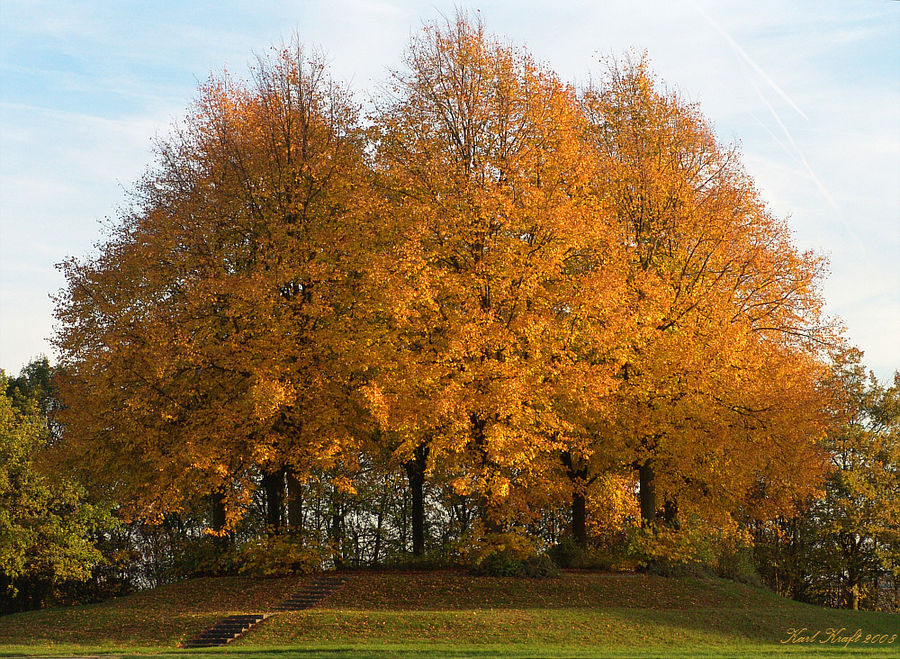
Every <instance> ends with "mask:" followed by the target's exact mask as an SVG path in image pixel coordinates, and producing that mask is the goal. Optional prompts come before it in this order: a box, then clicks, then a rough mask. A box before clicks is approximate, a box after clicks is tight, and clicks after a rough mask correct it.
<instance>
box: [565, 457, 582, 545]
mask: <svg viewBox="0 0 900 659" xmlns="http://www.w3.org/2000/svg"><path fill="white" fill-rule="evenodd" d="M560 460H561V461H562V463H563V465H564V466H565V468H566V476H568V477H569V480H570V481H571V483H572V539H573V540H575V542H576V544H578V545H580V546H582V547H586V546H587V505H586V504H587V491H586V490H587V485H588V480H587V475H588V472H587V468H585V467H584V466H579V467H576V466H575V458H573V456H572V453H571V452H569V451H563V453H562V454H561V455H560Z"/></svg>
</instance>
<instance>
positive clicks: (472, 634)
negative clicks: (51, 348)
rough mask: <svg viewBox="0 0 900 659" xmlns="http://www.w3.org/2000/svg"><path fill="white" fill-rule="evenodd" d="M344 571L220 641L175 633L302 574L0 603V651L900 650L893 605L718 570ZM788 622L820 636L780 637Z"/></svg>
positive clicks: (270, 594) (545, 653)
mask: <svg viewBox="0 0 900 659" xmlns="http://www.w3.org/2000/svg"><path fill="white" fill-rule="evenodd" d="M347 577H348V582H347V585H346V586H344V587H343V588H342V589H341V590H339V591H338V592H336V593H334V594H332V595H331V596H329V597H328V598H327V599H326V600H324V601H323V602H321V603H320V604H319V605H318V606H317V607H316V608H313V609H310V610H307V611H302V612H292V613H280V614H278V615H276V616H274V617H273V618H270V619H269V620H267V621H265V622H264V623H263V624H262V625H260V627H259V628H257V629H256V630H255V631H254V632H253V633H252V634H249V635H248V636H247V637H245V638H244V639H241V640H239V641H237V642H235V643H234V644H232V645H230V646H228V647H227V648H222V649H212V650H190V651H179V650H175V645H176V644H177V643H178V641H180V640H183V639H184V638H187V637H189V636H191V635H193V634H195V633H197V632H198V631H200V630H201V629H203V628H204V627H206V626H208V625H210V624H212V623H213V622H214V621H215V620H217V619H219V618H221V617H224V616H225V615H228V614H230V613H241V612H243V613H249V612H255V611H263V610H265V609H266V608H268V607H269V606H271V605H272V604H274V603H276V602H277V601H279V600H280V599H283V598H284V597H286V596H287V595H288V594H289V593H290V592H291V591H292V590H293V589H294V588H296V587H297V586H298V585H299V583H300V581H301V580H300V579H269V580H253V579H243V578H220V579H197V580H193V581H189V582H185V583H183V584H177V585H173V586H167V587H165V588H160V589H157V590H155V591H148V592H144V593H138V594H136V595H132V596H129V597H124V598H119V599H116V600H111V601H110V602H104V603H102V604H97V605H92V606H84V607H72V608H65V609H48V610H43V611H32V612H28V613H22V614H15V615H10V616H3V617H0V656H10V655H15V654H19V655H21V654H31V655H34V654H44V655H52V654H56V655H58V654H69V655H74V654H85V653H89V654H95V655H96V654H107V655H112V656H139V655H147V654H151V655H155V656H182V657H183V656H185V655H188V654H198V655H207V654H217V655H222V656H227V657H280V658H286V657H294V656H299V657H330V658H331V657H344V656H359V657H363V656H364V657H385V658H386V657H410V658H412V657H422V656H428V657H500V656H502V657H526V656H527V657H535V656H539V657H596V656H601V657H679V656H680V657H704V656H705V657H759V656H773V657H774V656H798V657H799V656H833V657H837V656H884V657H888V656H900V616H897V615H890V614H883V613H880V614H879V613H871V612H855V611H835V610H829V609H823V608H820V607H814V606H809V605H805V604H800V603H797V602H792V601H789V600H785V599H783V598H780V597H777V596H775V595H773V594H772V593H770V592H768V591H765V590H761V589H756V588H751V587H748V586H744V585H741V584H736V583H733V582H729V581H724V580H719V579H688V578H680V579H668V578H663V577H655V576H649V575H625V574H597V573H576V572H573V573H566V574H564V575H563V576H561V577H559V578H556V579H541V580H531V579H512V578H510V579H504V578H481V577H470V576H468V575H465V574H462V573H456V572H449V571H447V572H432V573H374V572H373V573H351V574H348V575H347ZM791 628H793V629H797V630H799V629H803V628H806V630H807V631H806V632H804V635H806V636H811V635H813V634H815V633H816V632H818V636H816V637H815V638H814V639H813V640H810V641H800V642H796V643H781V641H782V640H785V639H788V638H789V636H790V632H789V630H790V629H791ZM842 628H843V629H844V631H842V632H839V633H838V634H836V636H841V637H853V635H854V634H855V633H856V631H857V630H860V636H859V638H856V639H854V640H852V641H850V642H844V641H837V639H836V638H835V637H832V636H831V632H829V630H839V629H842ZM895 634H897V635H898V636H897V637H896V638H895V639H894V641H893V643H888V642H887V641H888V640H889V639H890V637H891V636H892V635H895ZM876 635H887V636H886V637H883V638H876ZM867 636H869V642H868V643H866V642H865V640H866V637H867ZM879 640H881V641H884V642H882V643H880V644H879V643H877V642H876V641H879ZM822 641H824V642H822Z"/></svg>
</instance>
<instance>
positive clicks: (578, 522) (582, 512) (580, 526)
mask: <svg viewBox="0 0 900 659" xmlns="http://www.w3.org/2000/svg"><path fill="white" fill-rule="evenodd" d="M585 503H586V499H585V496H584V492H580V491H578V490H576V491H575V492H573V493H572V537H573V538H574V539H575V543H576V544H578V545H579V546H581V547H585V546H587V524H586V521H587V514H586V506H585Z"/></svg>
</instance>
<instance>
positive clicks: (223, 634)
mask: <svg viewBox="0 0 900 659" xmlns="http://www.w3.org/2000/svg"><path fill="white" fill-rule="evenodd" d="M267 617H269V614H266V613H254V614H242V615H233V616H228V617H227V618H224V619H222V620H219V621H218V622H217V623H215V624H214V625H212V626H211V627H209V628H207V629H204V630H203V631H202V632H200V633H199V634H197V635H196V636H193V637H191V638H189V639H188V640H187V641H185V642H184V643H181V644H180V645H179V647H182V648H212V647H221V646H223V645H227V644H228V643H231V642H232V641H233V640H235V639H236V638H240V637H241V636H243V635H244V634H246V633H247V632H249V631H250V630H252V629H253V628H254V627H256V625H258V624H259V623H260V622H262V621H263V620H265V619H266V618H267Z"/></svg>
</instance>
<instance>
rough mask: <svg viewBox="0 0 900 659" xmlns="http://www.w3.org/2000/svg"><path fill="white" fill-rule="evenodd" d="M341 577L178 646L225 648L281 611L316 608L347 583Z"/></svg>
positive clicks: (318, 583) (318, 580)
mask: <svg viewBox="0 0 900 659" xmlns="http://www.w3.org/2000/svg"><path fill="white" fill-rule="evenodd" d="M346 581H347V580H346V579H345V578H343V577H334V576H321V577H316V578H315V579H313V580H312V581H311V582H310V583H308V584H307V585H306V586H304V587H303V588H301V589H300V590H298V591H297V592H295V593H294V594H293V595H291V596H290V597H288V598H287V599H286V600H284V601H283V602H279V603H278V604H276V605H275V606H274V607H272V609H271V612H270V613H249V614H246V615H233V616H228V617H227V618H225V619H223V620H220V621H219V622H217V623H216V624H214V625H213V626H212V627H210V628H209V629H205V630H204V631H202V632H200V633H199V634H197V635H196V636H194V637H193V638H190V639H188V640H187V641H184V642H183V643H181V644H179V646H178V647H180V648H183V649H191V648H213V647H221V646H223V645H227V644H229V643H231V642H232V641H234V640H235V639H238V638H241V637H242V636H244V635H245V634H247V633H248V632H250V631H252V630H253V628H254V627H256V626H257V625H258V624H259V623H261V622H262V621H263V620H265V619H266V618H269V617H271V616H273V615H275V614H276V613H279V612H283V611H302V610H303V609H308V608H310V607H312V606H315V605H316V604H318V603H319V602H320V601H322V600H323V599H325V598H326V597H327V596H328V595H330V594H331V593H333V592H334V591H336V590H337V589H338V588H340V587H341V586H343V585H344V584H345V583H346Z"/></svg>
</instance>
